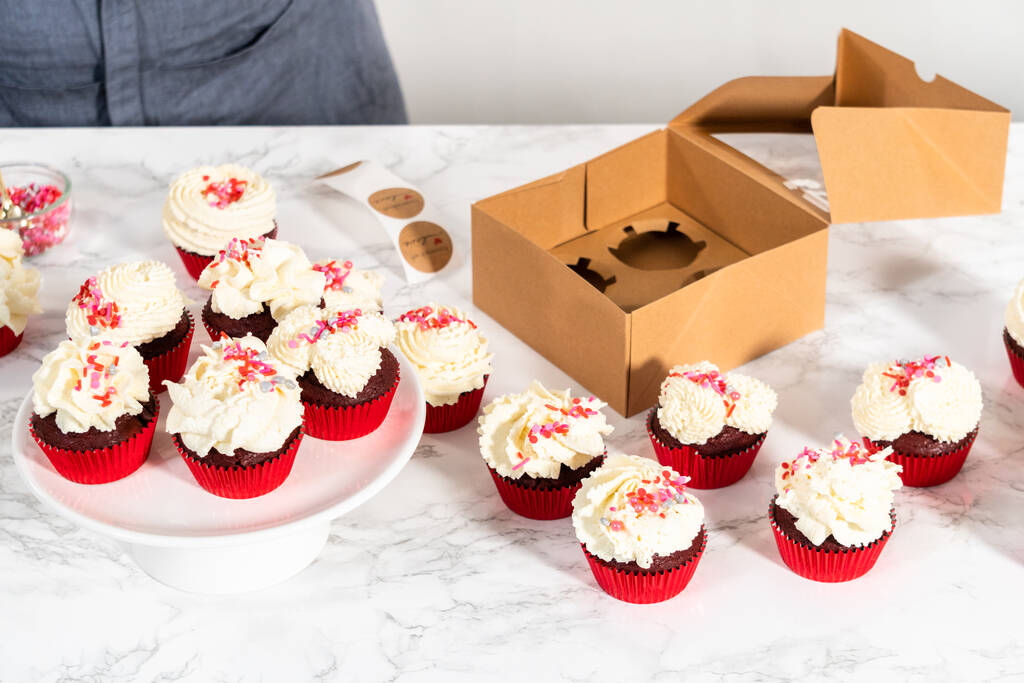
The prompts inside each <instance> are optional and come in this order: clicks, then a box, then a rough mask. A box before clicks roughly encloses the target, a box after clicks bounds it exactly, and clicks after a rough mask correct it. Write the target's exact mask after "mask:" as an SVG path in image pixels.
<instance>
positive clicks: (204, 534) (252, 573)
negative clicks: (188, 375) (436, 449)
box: [11, 354, 426, 593]
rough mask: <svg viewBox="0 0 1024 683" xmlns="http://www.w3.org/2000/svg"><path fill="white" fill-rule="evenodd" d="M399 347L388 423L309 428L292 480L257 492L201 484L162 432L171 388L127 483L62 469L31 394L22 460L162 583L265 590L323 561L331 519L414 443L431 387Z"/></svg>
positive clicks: (18, 433) (370, 490) (61, 510)
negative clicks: (318, 432) (148, 447)
mask: <svg viewBox="0 0 1024 683" xmlns="http://www.w3.org/2000/svg"><path fill="white" fill-rule="evenodd" d="M395 355H396V356H397V357H398V359H399V362H400V364H401V373H402V374H401V376H402V379H401V381H400V382H399V384H398V391H397V392H396V394H395V398H394V402H393V403H392V404H391V410H390V411H389V412H388V416H387V419H386V420H385V421H384V424H383V425H382V426H381V427H380V428H379V429H377V430H376V431H375V432H373V433H372V434H370V435H368V436H365V437H363V438H361V439H355V440H353V441H338V442H333V441H320V440H318V439H313V438H311V437H309V436H306V437H304V438H303V440H302V444H301V445H300V446H299V451H298V454H297V455H296V458H295V466H294V467H293V469H292V472H291V474H290V475H289V476H288V479H286V480H285V482H284V484H282V485H281V486H280V488H278V489H276V490H274V491H271V492H270V493H268V494H267V495H265V496H260V497H259V498H253V499H250V500H228V499H225V498H219V497H217V496H214V495H212V494H210V493H207V492H206V491H204V490H203V489H201V488H199V485H198V484H196V482H195V479H193V478H192V475H191V474H190V473H189V471H188V468H187V467H186V466H185V463H184V461H183V460H182V459H181V456H180V455H178V452H177V451H176V450H175V448H174V445H173V444H172V443H171V439H170V437H169V436H168V435H167V433H166V432H165V431H164V419H165V417H166V414H167V411H168V409H169V408H170V400H169V399H168V398H167V394H166V393H164V394H161V396H160V421H159V423H158V425H157V432H156V437H155V438H154V439H153V449H152V451H151V453H150V456H149V460H148V461H146V463H145V464H144V465H143V466H142V467H141V468H139V470H138V471H136V472H135V473H133V474H131V475H130V476H128V477H126V478H124V479H121V480H120V481H115V482H111V483H109V484H98V485H85V484H75V483H73V482H70V481H67V480H66V479H64V478H63V477H61V476H60V475H59V474H57V472H56V470H54V469H53V467H52V466H51V465H50V461H49V460H47V459H46V456H45V455H44V454H43V452H42V451H41V450H40V449H39V447H38V446H37V445H36V443H35V441H33V439H32V436H31V435H30V434H29V430H28V422H29V417H30V416H31V414H32V401H31V397H29V398H26V399H25V401H24V402H23V403H22V405H21V409H20V410H19V411H18V415H17V417H16V418H15V421H14V428H13V432H12V435H11V441H12V445H13V450H12V453H13V457H14V462H15V464H16V465H17V468H18V472H19V473H20V474H21V476H22V478H23V479H24V480H25V483H26V484H27V485H28V487H29V489H30V490H31V491H32V493H34V494H35V495H36V496H37V497H38V498H39V499H40V500H42V501H43V502H44V503H46V504H48V505H50V506H51V507H52V508H53V509H54V510H55V511H56V512H57V513H58V514H59V515H61V516H63V517H65V518H67V519H69V520H71V521H72V522H74V523H75V524H78V525H79V526H81V527H83V528H86V529H90V530H92V531H96V532H99V533H101V534H103V535H105V536H109V537H111V538H114V539H116V540H117V541H119V542H120V543H121V544H122V545H123V546H124V548H125V550H126V551H127V552H128V554H129V555H131V557H132V558H133V559H134V560H135V562H136V563H138V565H139V566H140V567H141V568H142V569H143V570H144V571H145V572H146V573H147V574H149V575H150V576H152V577H153V578H154V579H156V580H157V581H160V582H161V583H164V584H167V585H168V586H172V587H174V588H178V589H180V590H184V591H191V592H195V593H241V592H245V591H252V590H257V589H259V588H265V587H267V586H271V585H273V584H275V583H279V582H281V581H284V580H285V579H287V578H289V577H291V576H294V575H295V574H297V573H298V572H300V571H302V570H303V569H305V568H306V567H307V566H308V565H309V564H310V563H311V562H312V561H313V560H315V559H316V557H317V556H318V555H319V554H320V551H321V550H322V549H323V547H324V544H325V543H326V542H327V534H328V531H329V529H330V523H331V520H334V519H337V518H338V517H341V516H342V515H344V514H345V513H346V512H348V511H350V510H353V509H354V508H356V507H357V506H358V505H360V504H361V503H364V502H366V501H367V500H369V499H370V498H371V497H373V496H374V495H375V494H377V493H378V492H379V491H380V490H381V489H383V488H384V487H385V486H386V485H387V484H388V482H390V481H391V480H392V479H394V478H395V476H396V475H397V474H398V473H399V472H400V471H401V470H402V468H403V467H404V466H405V464H406V463H407V462H408V461H409V458H410V457H411V456H412V453H413V451H414V450H415V449H416V445H417V444H418V443H419V441H420V437H421V436H422V434H423V422H424V418H425V415H426V409H425V406H424V399H423V391H422V389H421V388H420V385H419V382H418V381H417V379H416V374H415V373H414V372H413V369H412V367H411V366H410V365H409V363H408V361H406V360H405V358H404V357H402V356H401V355H400V354H395Z"/></svg>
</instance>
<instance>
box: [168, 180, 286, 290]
mask: <svg viewBox="0 0 1024 683" xmlns="http://www.w3.org/2000/svg"><path fill="white" fill-rule="evenodd" d="M276 214H277V200H276V197H275V195H274V190H273V188H272V187H270V184H269V183H267V181H266V180H264V179H263V178H262V177H260V175H259V174H258V173H256V172H255V171H253V170H252V169H250V168H246V167H245V166H239V165H238V164H225V165H223V166H200V167H198V168H193V169H190V170H188V171H185V172H184V173H182V174H181V175H180V176H178V177H177V178H176V179H175V180H174V182H173V183H171V188H170V190H169V192H168V194H167V201H166V202H165V203H164V210H163V228H164V233H166V235H167V237H168V238H169V239H170V240H171V242H172V243H173V244H174V246H175V248H176V249H177V250H178V255H179V256H181V260H182V263H184V264H185V268H186V269H187V270H188V273H189V275H191V276H192V277H193V278H195V279H198V278H199V274H200V273H202V271H203V268H205V267H206V266H207V264H209V263H210V261H212V260H213V257H214V256H216V255H217V253H218V252H219V251H220V250H221V249H223V248H224V245H226V244H227V243H228V242H230V241H231V240H232V239H236V238H237V239H246V240H249V239H255V238H257V237H277V221H276V220H275V218H276Z"/></svg>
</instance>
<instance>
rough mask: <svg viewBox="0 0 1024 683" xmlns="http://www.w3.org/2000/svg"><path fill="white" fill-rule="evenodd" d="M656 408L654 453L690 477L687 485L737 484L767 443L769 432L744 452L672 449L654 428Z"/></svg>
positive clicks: (652, 413)
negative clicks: (712, 454)
mask: <svg viewBox="0 0 1024 683" xmlns="http://www.w3.org/2000/svg"><path fill="white" fill-rule="evenodd" d="M656 410H657V408H653V409H652V410H651V412H650V413H649V414H648V416H647V435H648V436H649V437H650V438H651V444H652V445H653V446H654V454H655V455H656V456H657V458H658V462H660V463H661V464H662V465H665V466H666V467H671V468H672V469H674V470H675V471H676V472H679V473H680V474H682V475H684V476H687V477H689V478H690V481H689V482H687V484H686V486H687V488H692V489H717V488H722V487H723V486H729V485H730V484H735V483H736V482H738V481H739V480H740V479H742V478H743V477H744V475H746V473H747V472H749V471H750V468H751V466H752V465H753V464H754V458H756V457H757V454H758V452H759V451H760V450H761V445H762V444H763V443H764V438H765V435H764V434H762V435H761V438H760V439H758V440H757V442H756V443H754V444H753V445H752V446H750V447H748V448H746V449H744V450H742V451H738V452H736V453H732V454H730V455H716V456H705V455H701V454H700V453H699V452H698V451H697V449H696V448H691V447H690V446H683V447H682V448H672V447H671V446H669V445H668V444H665V443H663V442H662V441H661V439H659V438H658V437H657V436H655V434H654V430H653V429H652V428H651V421H652V420H653V419H654V415H655V411H656Z"/></svg>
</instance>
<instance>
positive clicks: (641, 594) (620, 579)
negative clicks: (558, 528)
mask: <svg viewBox="0 0 1024 683" xmlns="http://www.w3.org/2000/svg"><path fill="white" fill-rule="evenodd" d="M707 542H708V535H707V531H706V530H705V529H704V527H701V529H700V533H698V534H697V536H696V537H695V538H694V539H693V543H691V544H690V547H689V548H686V549H685V550H680V551H677V552H674V553H672V554H670V555H665V556H659V555H655V556H654V562H653V563H652V564H651V566H650V567H647V568H644V567H641V566H640V565H638V564H637V563H636V562H615V561H608V560H602V559H601V558H599V557H597V556H596V555H593V554H592V553H590V551H588V550H587V547H586V546H585V545H582V544H581V547H582V548H583V554H584V555H585V556H586V558H587V562H588V563H589V564H590V570H591V572H592V573H593V574H594V579H595V580H596V581H597V584H598V585H599V586H601V588H602V589H603V590H604V592H605V593H607V594H608V595H610V596H612V597H613V598H616V599H618V600H622V601H624V602H631V603H634V604H650V603H654V602H663V601H665V600H668V599H670V598H673V597H675V596H677V595H679V593H681V592H682V591H683V589H684V588H686V586H687V585H688V584H689V583H690V580H691V579H692V578H693V575H694V573H695V572H696V571H697V564H698V563H699V562H700V558H701V557H702V556H703V555H704V550H705V549H706V548H707Z"/></svg>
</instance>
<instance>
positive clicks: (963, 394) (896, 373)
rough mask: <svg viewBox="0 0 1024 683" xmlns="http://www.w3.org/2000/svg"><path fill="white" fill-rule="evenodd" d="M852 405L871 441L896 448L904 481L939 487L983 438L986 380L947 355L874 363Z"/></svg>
mask: <svg viewBox="0 0 1024 683" xmlns="http://www.w3.org/2000/svg"><path fill="white" fill-rule="evenodd" d="M850 403H851V407H852V409H853V422H854V424H855V425H856V427H857V430H858V431H859V432H860V433H861V434H862V435H863V436H864V438H865V439H866V441H867V443H868V444H869V445H870V446H871V447H872V448H874V449H877V450H881V449H888V448H891V449H892V450H891V453H890V455H889V460H891V461H893V462H895V463H898V464H900V465H902V467H903V470H902V472H901V474H900V476H901V477H902V479H903V483H904V485H906V486H936V485H938V484H942V483H945V482H947V481H949V480H950V479H952V478H953V477H955V476H956V474H957V472H959V471H960V468H961V467H963V464H964V461H965V460H966V459H967V455H968V453H970V450H971V446H972V445H973V444H974V440H975V438H977V436H978V424H979V421H980V419H981V409H982V396H981V384H979V383H978V380H977V379H976V378H975V376H974V374H973V373H972V372H971V371H970V370H968V369H967V368H965V367H964V366H962V365H960V364H959V363H956V362H954V361H951V360H950V359H949V357H948V356H925V357H924V358H921V359H919V360H914V361H892V362H885V363H875V364H873V365H871V366H870V367H868V369H867V370H865V372H864V377H863V379H862V381H861V384H860V386H859V387H857V391H856V392H855V393H854V395H853V398H852V399H851V401H850Z"/></svg>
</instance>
